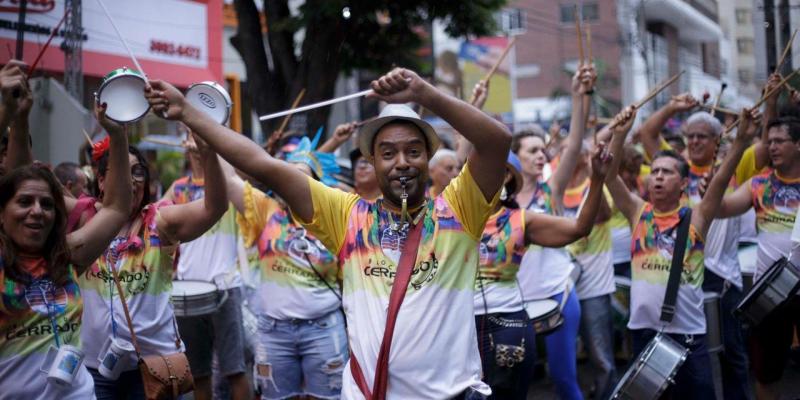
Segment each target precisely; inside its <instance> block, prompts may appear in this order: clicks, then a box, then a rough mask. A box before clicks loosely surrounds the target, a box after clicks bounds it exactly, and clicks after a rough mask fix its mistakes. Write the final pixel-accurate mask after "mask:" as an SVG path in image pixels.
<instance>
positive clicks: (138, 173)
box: [131, 164, 147, 182]
mask: <svg viewBox="0 0 800 400" xmlns="http://www.w3.org/2000/svg"><path fill="white" fill-rule="evenodd" d="M131 178H133V180H134V181H136V182H144V180H145V179H146V178H147V168H145V166H144V165H142V164H136V165H134V166H132V167H131Z"/></svg>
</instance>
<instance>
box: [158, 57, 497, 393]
mask: <svg viewBox="0 0 800 400" xmlns="http://www.w3.org/2000/svg"><path fill="white" fill-rule="evenodd" d="M150 85H152V87H151V88H148V90H147V91H146V93H145V96H146V97H147V98H148V99H149V101H150V104H151V105H152V106H153V108H154V111H156V113H158V114H161V115H164V116H165V117H166V118H168V119H177V120H181V121H183V122H184V123H185V124H186V125H188V126H189V127H190V128H191V129H192V131H194V132H196V133H197V134H198V135H199V136H201V137H202V138H203V139H205V140H207V141H208V142H209V144H210V145H211V146H212V147H213V148H214V149H215V150H217V151H218V152H219V153H220V154H221V155H222V156H223V157H224V158H225V159H227V160H228V161H230V162H231V164H233V165H234V166H235V167H237V168H239V169H240V170H242V171H244V172H245V173H247V174H250V175H252V176H253V177H255V178H256V179H258V180H259V181H261V182H262V183H264V184H265V185H266V186H267V187H269V188H271V189H272V190H274V191H275V192H276V193H277V194H278V195H279V196H280V197H281V198H283V199H285V200H286V202H287V203H288V204H289V206H290V207H291V210H292V212H293V215H294V217H295V218H297V219H298V220H299V221H301V222H302V223H303V224H304V225H305V226H306V228H307V229H308V230H309V232H311V233H313V234H314V235H315V236H316V237H317V238H319V240H321V241H322V242H323V243H324V244H325V246H326V247H327V248H329V249H331V250H332V251H333V252H334V253H335V254H336V255H337V256H338V258H339V260H340V265H341V272H340V276H341V278H342V280H343V304H344V310H345V314H346V316H347V321H348V323H349V325H348V337H349V339H350V348H351V349H352V357H351V359H350V362H349V365H348V367H347V368H346V369H345V373H344V382H343V388H342V397H343V398H348V399H361V398H370V399H372V398H376V399H378V398H380V399H383V398H386V397H390V398H398V399H400V398H402V399H410V398H414V399H451V398H459V399H461V398H481V397H482V395H488V394H489V391H490V390H489V388H488V386H486V385H485V384H484V383H483V382H481V380H480V377H481V364H480V357H479V354H478V348H477V346H476V341H475V323H474V321H473V319H472V318H473V304H472V301H473V299H472V297H473V293H472V288H473V283H474V280H475V272H476V268H477V260H478V252H477V248H478V240H479V238H480V236H481V232H482V231H483V228H484V225H485V223H486V220H487V218H488V217H489V214H490V213H491V210H492V208H493V206H494V204H495V203H496V202H497V201H498V196H497V194H498V192H499V189H500V185H501V184H502V183H503V177H504V173H505V168H504V166H505V161H506V156H507V155H508V150H509V146H510V142H511V136H510V134H509V132H508V131H507V129H506V128H505V127H504V126H503V125H502V124H501V123H499V122H497V121H495V120H493V119H492V118H490V117H489V116H487V115H485V114H483V113H482V112H480V111H479V110H478V109H476V108H474V107H473V106H471V105H469V104H467V103H465V102H463V101H461V100H459V99H456V98H454V97H451V96H447V95H446V94H444V93H443V92H441V91H439V90H438V89H436V88H435V87H433V86H432V85H430V84H428V83H427V82H425V81H424V80H422V79H421V78H420V77H419V76H418V75H417V74H416V73H414V72H412V71H409V70H405V69H395V70H393V71H391V72H390V73H388V74H386V75H384V76H382V77H381V78H380V79H378V80H376V81H373V82H372V84H371V86H372V89H373V91H374V93H372V94H370V96H371V97H372V98H375V99H378V100H383V101H386V102H388V103H392V104H390V105H388V106H386V108H384V110H383V111H382V112H381V114H380V116H379V117H378V118H376V119H375V120H373V121H371V122H369V123H368V124H366V125H364V127H363V128H362V130H361V134H360V136H359V147H360V148H361V151H362V152H363V154H364V155H365V156H366V157H367V158H368V159H369V160H370V161H371V162H372V164H373V166H374V167H375V172H376V175H377V177H378V183H379V186H380V188H381V192H382V194H383V198H381V199H378V200H377V201H375V202H372V203H370V202H367V201H364V200H362V199H360V197H359V196H357V195H354V194H346V193H343V192H340V191H337V190H335V189H330V188H327V187H325V186H324V185H322V184H320V183H318V182H316V181H314V180H311V179H308V177H306V176H304V175H303V174H301V173H300V172H298V171H297V170H296V169H295V168H293V167H291V166H290V165H288V164H286V163H284V162H282V161H279V160H277V159H274V158H272V157H270V156H269V155H268V154H267V153H265V152H264V151H263V150H262V149H261V148H260V147H259V146H258V145H256V144H255V143H252V142H250V141H249V140H247V138H245V137H244V136H241V135H238V134H236V133H235V132H233V131H231V130H229V129H227V128H225V127H224V126H221V125H219V124H216V123H215V122H214V121H213V120H211V119H210V118H208V117H207V116H205V115H204V114H202V113H201V112H199V111H198V110H196V109H194V108H193V107H192V106H191V105H189V104H187V102H186V101H185V99H184V98H183V96H182V95H181V93H180V92H179V91H178V90H176V89H175V88H174V87H172V86H170V85H169V84H167V83H165V82H162V81H151V82H150ZM407 102H414V103H417V104H420V105H422V106H423V107H424V108H425V109H427V110H430V111H431V112H433V113H435V114H437V115H439V116H440V117H442V118H443V119H444V120H446V121H447V122H448V123H449V124H450V125H452V126H453V127H454V128H455V129H457V130H458V131H459V132H461V134H462V135H464V137H465V138H466V139H468V140H469V141H471V142H472V144H473V145H474V147H475V151H474V152H473V153H472V154H471V155H470V158H469V160H468V161H467V164H466V166H465V168H464V169H463V171H462V173H461V174H460V175H459V176H458V177H457V178H455V179H453V181H452V182H451V183H450V185H448V187H447V188H446V189H445V190H444V192H442V194H440V195H439V196H437V197H436V198H433V199H430V198H426V195H425V183H426V182H427V180H428V161H429V159H430V157H431V155H432V154H433V152H434V151H435V150H436V148H437V146H438V145H439V139H438V138H437V136H436V134H435V132H434V130H433V128H432V127H431V126H430V125H429V124H427V123H426V122H425V121H423V120H421V119H420V118H419V117H418V116H417V114H416V113H414V112H413V111H412V110H411V109H410V108H409V107H407V106H405V105H401V104H402V103H407ZM398 103H400V104H398ZM420 232H421V233H420ZM414 235H421V237H420V239H419V243H420V244H419V247H418V249H417V251H416V258H415V260H416V261H415V262H414V263H413V264H412V266H413V269H412V270H411V271H412V272H411V277H410V280H409V282H408V286H407V289H406V290H403V289H405V288H402V287H398V292H397V294H398V295H399V296H403V295H405V297H404V300H402V302H403V304H402V308H401V309H400V311H399V313H397V322H396V325H395V326H396V328H395V329H394V332H393V333H394V335H393V340H392V336H391V335H386V336H384V331H385V329H384V328H385V326H386V323H387V320H389V321H390V320H391V318H390V317H391V316H392V313H390V312H388V311H387V309H388V308H391V307H387V303H389V304H394V305H395V307H396V305H397V302H396V301H394V300H393V301H390V300H389V297H390V293H391V292H392V288H393V285H394V283H395V277H399V276H401V274H398V272H399V271H398V264H403V263H400V262H399V260H400V258H401V254H402V253H403V249H404V245H405V242H406V238H414V237H415V236H414ZM413 241H414V240H410V242H413ZM410 247H411V248H412V249H413V245H412V246H410ZM414 256H415V254H414V253H413V252H412V253H409V254H407V255H406V256H405V257H403V258H404V259H410V260H414ZM400 270H402V268H400ZM399 296H398V297H399ZM393 297H395V296H393ZM386 332H387V333H391V329H388V330H386ZM385 337H389V340H388V341H386V340H383V338H385ZM388 345H391V348H389V346H388ZM387 360H390V362H389V361H387ZM382 361H383V362H382ZM387 362H388V365H389V367H390V368H387ZM373 377H376V378H377V379H375V380H373ZM387 387H388V390H387ZM373 392H374V396H373Z"/></svg>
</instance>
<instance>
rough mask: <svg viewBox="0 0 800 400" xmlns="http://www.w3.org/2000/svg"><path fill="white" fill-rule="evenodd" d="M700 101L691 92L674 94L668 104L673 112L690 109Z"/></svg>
mask: <svg viewBox="0 0 800 400" xmlns="http://www.w3.org/2000/svg"><path fill="white" fill-rule="evenodd" d="M699 104H700V102H699V101H697V99H695V98H694V96H692V95H691V94H689V93H682V94H679V95H677V96H672V99H670V101H669V104H668V106H669V107H670V109H672V111H673V112H683V111H689V110H691V109H692V108H694V107H696V106H697V105H699Z"/></svg>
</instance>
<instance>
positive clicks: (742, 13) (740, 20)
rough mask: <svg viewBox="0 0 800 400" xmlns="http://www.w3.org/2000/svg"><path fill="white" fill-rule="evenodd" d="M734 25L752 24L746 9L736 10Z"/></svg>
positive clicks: (748, 11)
mask: <svg viewBox="0 0 800 400" xmlns="http://www.w3.org/2000/svg"><path fill="white" fill-rule="evenodd" d="M736 23H737V24H739V25H749V24H751V23H753V21H752V16H751V14H750V10H749V9H747V8H737V9H736Z"/></svg>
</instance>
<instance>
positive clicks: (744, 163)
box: [735, 145, 760, 185]
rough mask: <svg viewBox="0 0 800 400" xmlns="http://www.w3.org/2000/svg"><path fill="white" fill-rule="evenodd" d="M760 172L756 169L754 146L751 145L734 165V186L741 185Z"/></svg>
mask: <svg viewBox="0 0 800 400" xmlns="http://www.w3.org/2000/svg"><path fill="white" fill-rule="evenodd" d="M759 172H760V171H759V170H758V169H756V145H752V146H750V147H748V148H747V150H745V151H744V154H742V159H741V160H739V164H738V165H736V172H735V176H736V184H737V185H741V184H743V183H745V182H747V180H748V179H750V178H752V177H754V176H756V175H758V173H759Z"/></svg>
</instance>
